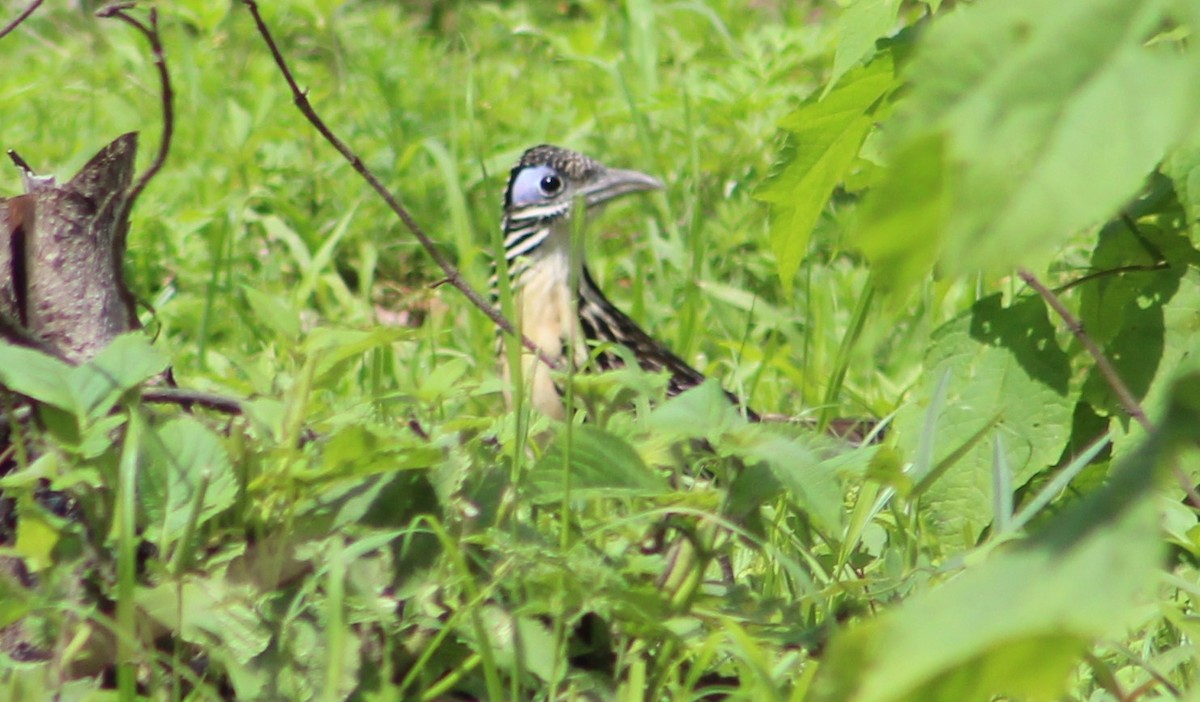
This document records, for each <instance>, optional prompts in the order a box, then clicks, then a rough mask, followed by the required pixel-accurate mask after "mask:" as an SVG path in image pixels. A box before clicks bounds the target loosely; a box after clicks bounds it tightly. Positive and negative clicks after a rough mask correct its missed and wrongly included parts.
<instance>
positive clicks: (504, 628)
mask: <svg viewBox="0 0 1200 702" xmlns="http://www.w3.org/2000/svg"><path fill="white" fill-rule="evenodd" d="M482 618H483V626H484V632H485V634H486V635H487V638H488V641H487V644H486V645H487V646H490V647H491V648H492V651H493V655H495V656H496V662H497V663H498V664H499V665H501V666H503V667H504V668H505V669H507V670H526V671H528V672H530V673H533V674H534V675H536V676H537V677H539V678H541V679H542V680H544V681H547V680H550V679H551V678H552V677H553V675H554V665H555V653H556V645H555V639H554V634H552V633H551V632H550V630H549V629H548V628H547V627H546V625H545V624H543V623H542V622H539V621H538V620H536V619H532V618H530V617H514V616H512V615H511V614H509V613H507V612H505V611H504V610H502V609H500V608H499V607H496V606H488V607H484V609H483V613H482ZM473 634H474V631H473V630H468V635H469V636H470V635H473ZM518 661H519V663H518Z"/></svg>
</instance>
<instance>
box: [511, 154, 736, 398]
mask: <svg viewBox="0 0 1200 702" xmlns="http://www.w3.org/2000/svg"><path fill="white" fill-rule="evenodd" d="M662 187H663V186H662V183H661V182H659V181H658V180H657V179H655V178H653V177H651V176H648V175H646V174H644V173H639V172H637V171H628V170H621V169H615V168H608V167H606V166H604V165H602V164H600V163H599V162H597V161H595V160H593V159H591V158H588V157H587V156H584V155H583V154H580V153H577V152H574V151H570V150H568V149H563V148H560V147H557V146H550V145H541V146H535V147H533V148H531V149H529V150H527V151H526V152H525V153H524V154H523V155H522V156H521V160H520V161H519V162H518V163H517V165H516V166H515V167H514V168H513V169H512V173H511V175H510V176H509V181H508V187H507V188H506V190H505V193H504V221H503V228H504V248H505V257H506V259H507V263H508V270H509V279H510V281H511V282H512V286H513V291H514V295H515V299H516V311H517V316H518V326H519V327H520V329H521V332H522V333H523V334H524V335H525V336H527V337H529V338H530V339H532V340H533V341H534V342H535V343H536V344H537V345H538V346H539V347H540V348H541V349H542V350H543V351H544V352H546V353H547V354H548V355H550V356H551V357H553V358H555V359H564V357H566V356H567V355H568V354H569V355H570V356H571V358H570V359H569V361H570V362H571V363H574V364H576V367H582V364H583V363H584V362H585V361H586V360H587V358H588V354H589V350H590V349H589V342H592V344H596V343H600V344H620V345H622V346H625V347H626V348H628V349H629V350H630V351H631V352H632V354H633V356H634V357H636V358H637V359H638V363H639V364H640V365H641V366H642V368H645V369H646V370H650V371H661V370H666V371H668V372H670V374H671V378H670V383H669V385H668V392H669V394H671V395H675V394H678V393H680V392H682V391H684V390H686V389H688V388H690V387H693V386H695V385H698V384H699V383H700V382H702V381H703V380H704V375H703V374H701V373H700V372H699V371H697V370H696V369H695V368H692V367H691V366H689V365H688V364H687V363H685V362H684V361H683V360H682V359H680V358H679V357H678V356H676V355H675V354H673V353H672V352H671V351H670V350H669V349H668V348H667V347H665V346H663V345H662V344H661V343H659V342H658V341H656V340H655V339H654V337H652V336H650V335H649V334H648V333H646V332H645V331H644V330H643V329H642V328H641V327H640V326H638V324H637V323H636V322H634V321H633V320H632V319H630V317H629V316H628V315H626V314H625V313H624V312H622V311H621V310H619V309H617V308H616V306H614V305H613V304H612V303H611V302H610V301H609V300H608V298H607V297H605V296H604V293H603V292H602V291H601V290H600V288H599V287H598V286H597V285H596V282H595V279H594V278H592V275H591V273H590V272H589V271H588V268H587V264H586V263H583V262H582V261H580V262H579V263H578V265H579V266H580V267H579V270H578V273H577V275H576V276H574V278H575V279H576V285H575V289H574V290H571V285H570V283H571V279H572V275H571V265H572V261H571V256H570V251H571V242H570V239H571V231H572V227H573V226H575V225H573V224H572V222H571V218H572V216H574V215H575V214H577V213H576V211H575V210H576V208H578V207H579V206H580V205H582V207H583V209H584V210H585V211H586V210H590V209H591V208H594V207H599V206H600V205H603V204H604V203H606V202H608V201H610V200H612V199H614V198H616V197H619V196H621V195H625V194H628V193H634V192H644V191H648V190H657V189H659V188H662ZM495 283H496V281H495V278H493V294H495ZM571 339H574V340H575V343H574V350H573V351H570V352H569V351H568V349H569V347H570V346H571V342H570V340H571ZM501 356H502V360H501V363H503V364H505V368H504V370H505V373H504V376H505V380H506V381H507V380H508V378H509V373H508V368H507V363H506V361H505V360H504V358H503V354H501ZM522 358H523V363H522V366H523V371H524V375H523V377H524V378H525V381H526V382H527V383H532V388H533V403H534V406H535V407H536V408H537V409H538V410H540V411H542V412H544V413H545V414H548V415H550V416H552V417H559V418H561V417H562V416H563V405H562V398H561V392H560V388H558V387H557V386H556V385H555V383H554V381H553V379H552V378H551V376H550V373H549V370H548V369H547V368H545V367H544V364H541V363H539V362H537V361H536V359H535V358H534V356H533V354H530V353H528V352H526V353H525V354H524V356H523V357H522ZM593 363H594V365H595V366H597V367H598V368H599V369H600V370H608V369H611V368H617V367H620V366H622V365H624V360H623V359H622V358H621V356H620V355H619V354H617V353H615V352H614V351H612V350H609V349H603V350H601V351H600V352H599V353H598V355H597V356H596V357H595V359H594V361H593ZM730 397H731V399H734V400H735V401H736V398H733V396H732V395H731V396H730ZM747 411H748V410H747ZM748 412H749V411H748ZM749 414H750V416H751V417H754V416H755V415H754V414H753V412H749Z"/></svg>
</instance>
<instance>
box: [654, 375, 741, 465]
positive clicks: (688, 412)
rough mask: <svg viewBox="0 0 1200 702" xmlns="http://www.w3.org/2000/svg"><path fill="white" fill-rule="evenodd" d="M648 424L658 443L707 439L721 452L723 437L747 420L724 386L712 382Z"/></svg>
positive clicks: (668, 405)
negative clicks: (722, 387)
mask: <svg viewBox="0 0 1200 702" xmlns="http://www.w3.org/2000/svg"><path fill="white" fill-rule="evenodd" d="M647 424H648V426H649V428H650V430H651V432H652V433H653V436H654V438H655V439H656V440H658V441H661V442H664V443H671V442H675V441H683V440H686V439H704V440H706V441H708V442H710V443H711V444H712V445H713V446H714V447H716V448H717V449H718V450H720V448H721V447H722V438H723V436H724V435H725V434H726V433H727V432H729V431H732V430H734V429H735V428H737V427H742V426H745V425H746V420H745V419H744V418H743V417H742V416H741V414H740V413H739V412H738V409H737V408H736V407H734V406H733V403H732V402H730V400H729V397H728V396H727V395H726V394H725V391H724V390H722V389H721V384H720V383H718V382H717V381H716V380H714V379H712V378H709V379H708V380H705V381H704V382H703V383H701V384H700V385H697V386H696V387H694V388H691V389H689V390H687V391H685V392H681V393H679V394H678V395H676V396H675V397H672V398H671V399H669V400H667V401H666V402H664V403H662V404H661V405H659V406H658V407H656V408H655V409H654V411H653V412H651V413H650V417H649V419H648V420H647Z"/></svg>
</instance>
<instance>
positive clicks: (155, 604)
mask: <svg viewBox="0 0 1200 702" xmlns="http://www.w3.org/2000/svg"><path fill="white" fill-rule="evenodd" d="M252 595H253V591H252V590H251V589H250V588H248V587H238V586H232V585H230V584H229V583H228V582H227V581H226V580H224V579H222V578H200V577H185V578H184V579H183V582H181V583H176V582H166V583H163V584H161V585H158V586H156V587H153V588H139V589H138V591H137V595H136V597H135V601H136V602H137V605H138V607H139V609H141V610H142V611H143V612H145V613H146V614H147V615H148V616H149V617H150V618H152V619H154V620H155V621H157V622H158V623H159V624H161V625H163V626H164V627H166V628H168V629H170V630H171V631H173V632H177V633H178V634H179V635H180V636H181V637H182V638H183V640H184V641H187V642H189V643H195V644H202V645H207V646H211V647H212V649H211V650H214V651H216V650H220V651H221V652H223V653H229V654H232V658H233V659H234V660H236V661H238V662H240V663H247V662H249V661H250V659H252V658H254V657H255V656H257V655H259V654H260V653H262V652H263V651H265V650H266V648H267V645H268V644H270V642H271V632H270V630H269V629H268V628H267V626H266V623H265V622H264V621H263V618H262V616H261V615H260V614H259V613H258V612H257V611H256V610H255V608H254V606H253V604H252V602H251V599H250V598H251V596H252ZM218 642H219V645H214V644H217V643H218Z"/></svg>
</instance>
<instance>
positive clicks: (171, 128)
mask: <svg viewBox="0 0 1200 702" xmlns="http://www.w3.org/2000/svg"><path fill="white" fill-rule="evenodd" d="M135 4H136V3H132V2H126V3H119V4H116V5H109V6H108V7H104V8H101V9H100V10H97V11H96V16H97V17H105V18H108V17H115V18H117V19H119V20H121V21H122V22H125V23H126V24H128V25H130V26H131V27H133V28H134V29H136V30H138V31H139V32H141V33H142V36H144V37H146V40H147V41H149V42H150V51H151V53H152V54H153V55H154V66H155V68H157V69H158V77H159V81H160V83H161V85H162V115H163V130H162V140H161V141H159V144H158V154H156V155H155V156H154V161H153V163H151V164H150V167H149V168H147V169H146V170H145V171H144V172H143V173H142V175H141V176H140V177H139V178H138V179H137V182H136V183H134V185H133V187H132V188H131V189H130V190H129V195H128V197H126V198H125V205H124V208H123V210H122V212H121V217H119V218H118V219H117V221H118V222H124V221H125V220H126V219H128V217H129V213H130V211H132V210H133V204H134V203H135V202H136V201H137V199H138V196H139V195H141V194H142V191H143V190H145V189H146V185H147V184H149V183H150V180H151V179H152V178H154V176H156V175H158V172H159V171H160V170H162V167H163V164H164V163H166V160H167V154H168V153H170V151H171V136H172V135H173V134H174V133H175V91H173V90H172V89H171V73H170V71H168V70H167V57H166V54H165V53H164V52H163V45H162V36H161V35H160V34H159V32H158V9H157V8H154V7H152V8H150V24H149V25H148V26H147V25H146V24H145V23H143V22H142V21H141V20H139V19H137V18H136V17H133V16H132V15H129V14H128V13H126V12H125V11H126V10H128V9H130V8H132V7H134V5H135Z"/></svg>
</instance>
